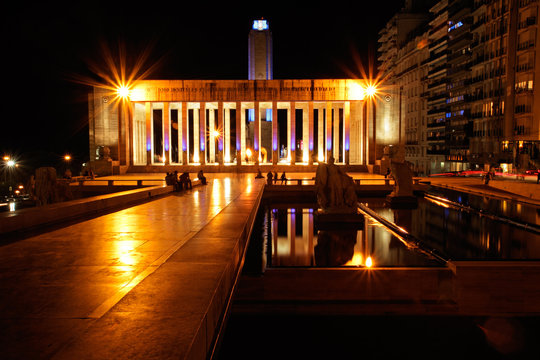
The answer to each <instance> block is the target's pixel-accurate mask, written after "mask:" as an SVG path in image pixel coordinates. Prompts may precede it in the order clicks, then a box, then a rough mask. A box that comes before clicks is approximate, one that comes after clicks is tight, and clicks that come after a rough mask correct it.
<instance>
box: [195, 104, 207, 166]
mask: <svg viewBox="0 0 540 360" xmlns="http://www.w3.org/2000/svg"><path fill="white" fill-rule="evenodd" d="M199 114H200V117H199V143H198V144H197V147H198V149H199V150H200V153H199V162H200V163H201V165H205V164H206V156H205V148H206V103H204V102H201V103H200V107H199Z"/></svg>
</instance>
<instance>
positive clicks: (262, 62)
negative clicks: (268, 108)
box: [248, 19, 274, 80]
mask: <svg viewBox="0 0 540 360" xmlns="http://www.w3.org/2000/svg"><path fill="white" fill-rule="evenodd" d="M248 48H249V52H248V63H249V65H248V67H249V68H248V71H249V72H248V80H270V79H272V78H273V74H274V69H273V63H272V33H271V32H270V29H269V27H268V22H267V21H266V20H263V19H261V20H254V21H253V27H252V28H251V31H250V32H249V37H248Z"/></svg>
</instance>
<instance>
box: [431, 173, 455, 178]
mask: <svg viewBox="0 0 540 360" xmlns="http://www.w3.org/2000/svg"><path fill="white" fill-rule="evenodd" d="M429 176H430V177H438V176H456V173H455V172H445V173H439V174H431V175H429Z"/></svg>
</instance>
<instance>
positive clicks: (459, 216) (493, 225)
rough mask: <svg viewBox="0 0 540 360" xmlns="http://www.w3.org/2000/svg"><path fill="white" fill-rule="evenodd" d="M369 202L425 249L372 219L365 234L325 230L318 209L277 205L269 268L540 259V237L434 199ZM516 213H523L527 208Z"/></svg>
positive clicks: (267, 219)
mask: <svg viewBox="0 0 540 360" xmlns="http://www.w3.org/2000/svg"><path fill="white" fill-rule="evenodd" d="M469 199H470V197H469ZM462 200H463V199H462ZM473 201H476V200H473ZM482 201H484V200H482ZM362 202H363V201H362ZM366 202H367V203H368V206H369V207H370V208H371V209H373V210H374V211H376V212H377V213H378V214H379V215H381V216H382V217H384V218H385V219H387V220H389V221H391V222H393V223H395V224H396V225H397V226H398V227H400V228H401V229H403V230H404V231H405V232H407V233H409V234H410V235H411V236H413V237H415V238H416V239H420V240H421V244H420V247H421V249H419V248H418V246H419V244H418V243H416V244H415V243H412V242H410V241H409V240H407V239H404V238H402V237H400V236H396V234H394V233H392V232H390V231H389V230H388V229H387V228H386V227H384V226H382V225H380V224H379V223H378V222H375V221H374V220H372V219H371V218H368V217H366V219H365V224H364V226H363V229H362V230H355V229H346V228H343V229H337V230H335V231H334V230H327V229H326V228H325V229H324V230H323V229H320V228H318V224H317V221H316V216H314V212H316V210H314V209H313V208H305V207H302V206H301V205H298V206H294V205H293V206H291V205H288V206H287V205H281V206H280V205H272V208H266V210H265V214H264V220H262V222H263V223H264V225H263V227H264V229H265V231H264V235H263V236H261V239H262V241H261V243H262V244H263V246H261V247H260V248H261V250H260V251H263V250H262V249H266V252H265V254H264V260H263V263H264V265H263V267H264V266H268V267H335V266H368V264H369V263H371V265H372V266H377V267H385V266H441V265H442V264H441V262H439V261H437V260H436V259H434V258H433V257H432V256H430V255H429V253H427V252H426V251H424V250H426V249H427V250H429V249H432V250H434V251H435V252H436V253H439V254H441V255H442V256H443V257H444V258H448V259H452V260H486V259H487V260H507V259H508V260H521V259H540V235H538V234H537V233H534V232H530V231H526V230H524V229H522V228H517V227H514V226H512V225H510V224H507V223H503V222H499V221H495V220H492V219H489V218H487V217H484V216H480V215H479V214H477V213H474V212H467V211H460V210H459V209H456V208H454V207H452V206H450V207H448V206H446V204H445V203H440V204H439V202H438V201H436V200H435V201H432V200H428V199H419V204H418V208H416V209H390V208H388V207H387V206H386V205H385V202H384V200H381V199H367V200H366ZM510 205H511V204H510V203H508V204H507V205H506V206H507V207H508V206H510ZM501 207H504V205H501ZM512 208H513V209H514V210H512V211H513V212H514V213H516V212H521V213H522V214H523V211H524V210H523V208H520V207H519V206H514V205H512ZM368 259H369V260H368Z"/></svg>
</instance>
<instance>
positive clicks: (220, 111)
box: [217, 101, 224, 165]
mask: <svg viewBox="0 0 540 360" xmlns="http://www.w3.org/2000/svg"><path fill="white" fill-rule="evenodd" d="M217 121H218V125H217V130H218V131H219V137H218V154H217V160H218V163H219V165H223V133H224V132H223V102H221V101H220V102H218V119H217Z"/></svg>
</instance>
